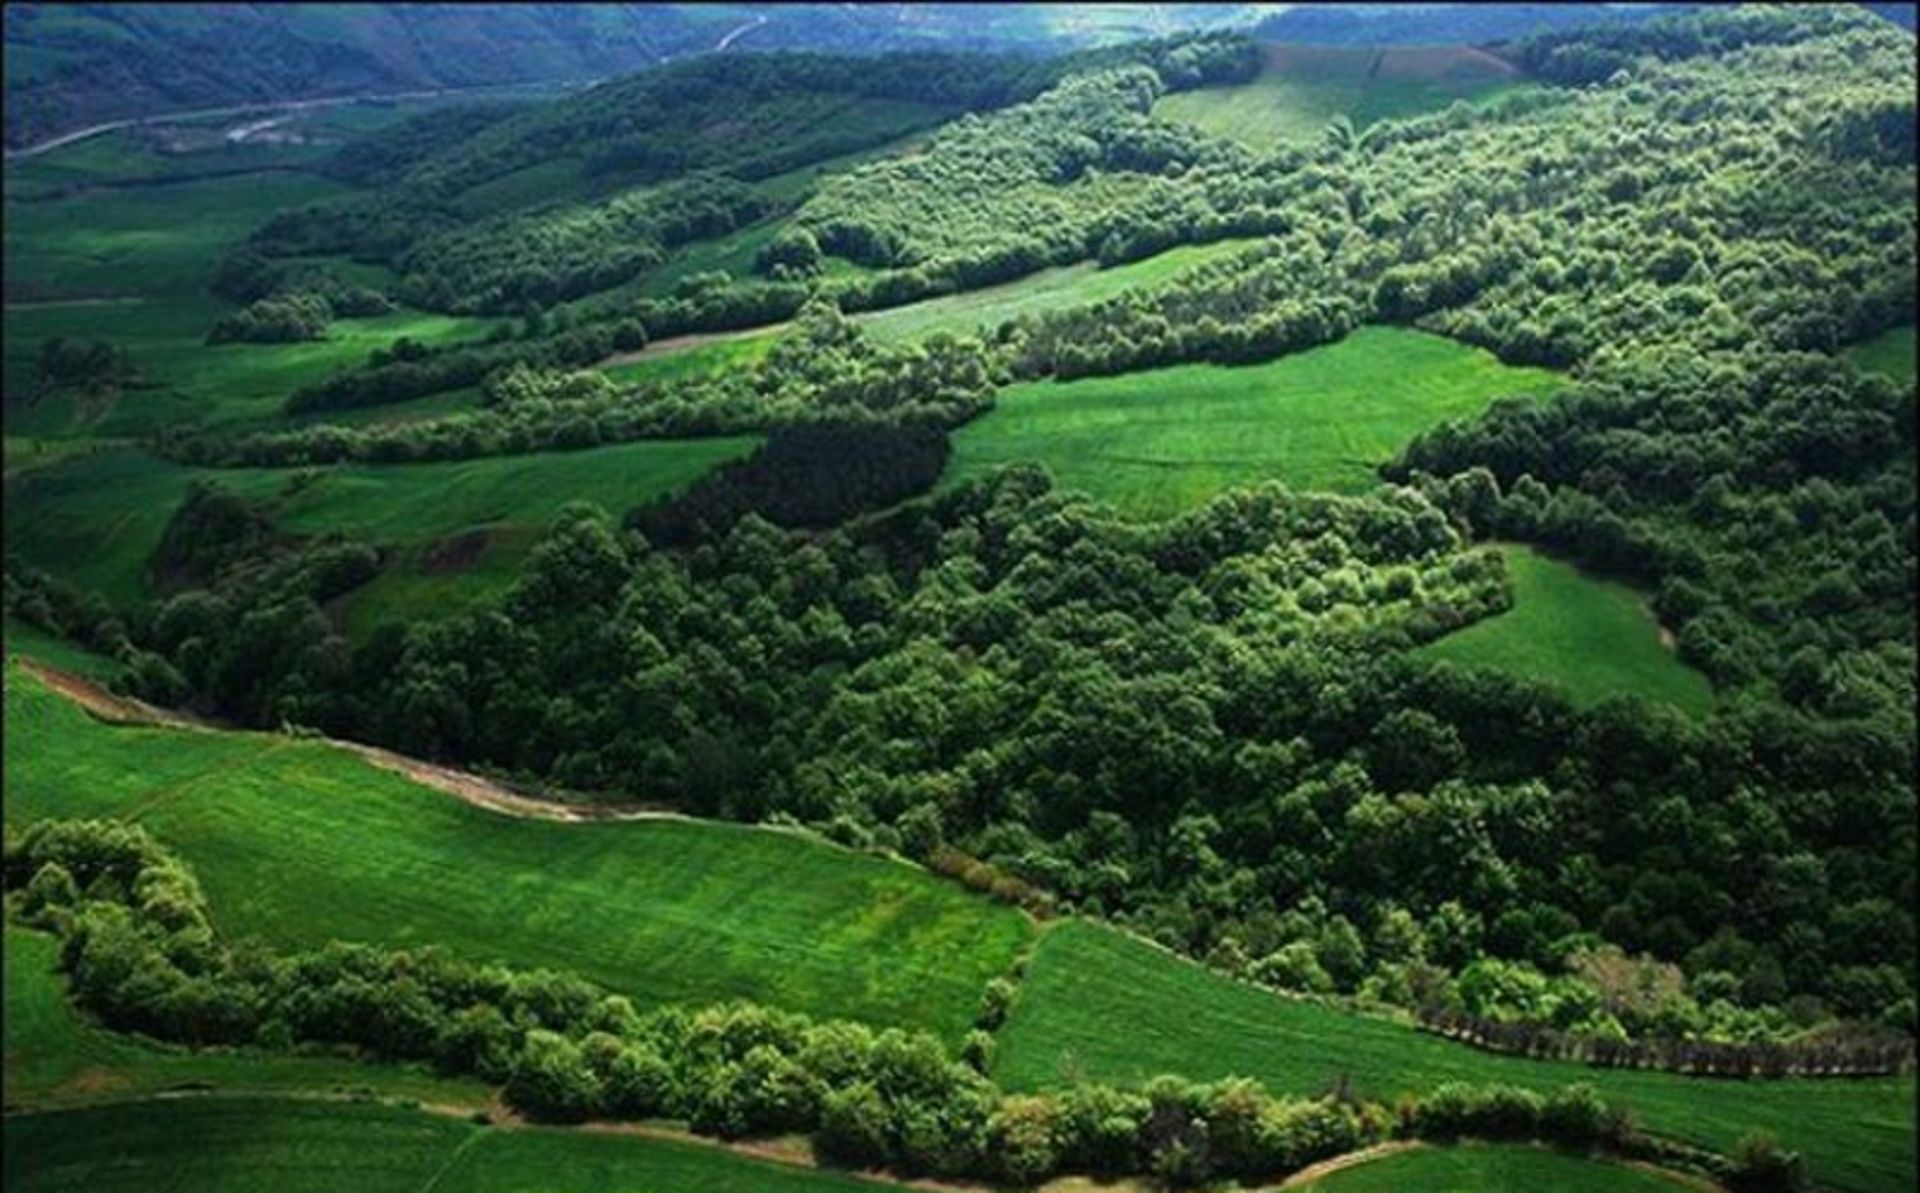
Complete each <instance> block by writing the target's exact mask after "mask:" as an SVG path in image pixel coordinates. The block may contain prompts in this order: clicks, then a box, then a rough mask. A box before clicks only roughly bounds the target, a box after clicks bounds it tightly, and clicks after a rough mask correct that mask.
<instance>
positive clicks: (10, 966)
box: [5, 924, 487, 1187]
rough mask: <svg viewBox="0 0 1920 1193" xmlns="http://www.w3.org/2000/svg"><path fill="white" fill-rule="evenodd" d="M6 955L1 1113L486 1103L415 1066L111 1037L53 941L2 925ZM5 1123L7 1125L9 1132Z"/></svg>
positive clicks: (471, 1088) (469, 1086) (478, 1090)
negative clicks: (364, 1099) (264, 1102)
mask: <svg viewBox="0 0 1920 1193" xmlns="http://www.w3.org/2000/svg"><path fill="white" fill-rule="evenodd" d="M6 949H7V964H6V967H5V968H6V1012H7V1016H6V1043H7V1048H6V1101H7V1107H8V1109H9V1110H11V1109H12V1108H14V1107H16V1106H33V1107H36V1108H40V1109H46V1108H50V1107H55V1106H61V1105H66V1104H72V1103H86V1102H95V1101H101V1100H106V1099H114V1098H129V1097H135V1096H139V1095H142V1094H150V1093H153V1092H156V1091H159V1090H165V1089H172V1088H177V1087H180V1086H186V1085H192V1086H195V1087H212V1088H215V1089H219V1090H224V1091H242V1090H245V1091H255V1092H269V1091H289V1092H298V1093H326V1092H331V1091H340V1092H345V1091H358V1090H367V1089H372V1090H378V1091H379V1092H380V1093H382V1094H386V1095H391V1096H395V1097H407V1098H418V1099H426V1100H435V1101H442V1102H460V1103H467V1104H479V1103H482V1102H484V1101H485V1100H486V1097H487V1091H486V1089H485V1088H484V1087H483V1086H481V1085H480V1084H479V1083H477V1082H473V1081H458V1080H454V1079H452V1078H447V1077H440V1076H436V1075H433V1074H430V1073H428V1072H426V1071H424V1070H421V1069H416V1068H413V1067H406V1066H401V1065H391V1064H372V1063H367V1062H362V1061H355V1060H344V1059H335V1058H332V1057H326V1056H312V1057H301V1056H288V1055H278V1054H273V1053H260V1052H249V1051H235V1050H232V1049H206V1050H203V1051H198V1052H195V1051H191V1050H188V1049H185V1048H173V1047H169V1046H167V1045H163V1044H158V1043H154V1042H152V1041H148V1040H144V1039H142V1038H140V1037H138V1036H132V1035H124V1034H121V1033H118V1032H110V1031H107V1030H105V1029H103V1028H100V1027H97V1026H95V1025H94V1024H93V1023H90V1022H88V1021H87V1020H86V1019H85V1018H83V1017H82V1016H81V1015H80V1013H79V1012H77V1011H76V1010H74V1008H73V1005H72V1004H71V1003H70V1002H69V1001H68V999H67V992H66V987H65V984H64V982H63V980H62V978H61V977H60V974H59V972H58V970H57V965H58V960H59V955H60V946H59V943H58V942H57V941H55V940H54V938H53V937H51V936H48V935H45V934H43V933H40V932H33V931H29V930H27V929H25V928H19V927H15V926H13V925H11V924H9V925H8V926H7V930H6ZM13 1121H14V1120H11V1119H9V1120H8V1124H9V1130H11V1127H12V1122H13ZM8 1185H9V1187H11V1185H12V1180H11V1177H9V1180H8Z"/></svg>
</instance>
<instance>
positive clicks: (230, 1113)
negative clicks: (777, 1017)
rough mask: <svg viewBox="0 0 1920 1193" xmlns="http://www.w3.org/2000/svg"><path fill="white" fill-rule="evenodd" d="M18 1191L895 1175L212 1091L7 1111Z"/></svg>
mask: <svg viewBox="0 0 1920 1193" xmlns="http://www.w3.org/2000/svg"><path fill="white" fill-rule="evenodd" d="M7 1136H8V1147H7V1149H6V1178H7V1180H6V1183H7V1188H9V1189H16V1190H20V1191H21V1193H262V1191H263V1190H273V1191H274V1193H309V1191H311V1193H341V1191H342V1190H349V1189H350V1190H353V1191H354V1193H387V1191H392V1193H427V1191H428V1190H431V1191H432V1193H571V1191H578V1190H586V1189H608V1190H631V1191H636V1193H637V1191H642V1190H644V1191H645V1193H856V1191H858V1190H874V1189H885V1188H898V1186H894V1185H888V1184H884V1183H876V1182H874V1181H873V1180H871V1179H868V1178H858V1177H853V1176H847V1175H842V1174H839V1173H834V1172H825V1171H815V1170H812V1169H807V1168H801V1167H796V1166H793V1165H786V1164H777V1163H771V1162H768V1161H764V1160H757V1159H754V1158H751V1157H748V1156H743V1155H739V1154H737V1153H735V1152H730V1151H727V1150H725V1149H724V1148H721V1147H718V1146H714V1145H711V1144H703V1143H688V1142H681V1141H679V1140H674V1139H659V1138H651V1137H644V1136H639V1135H634V1134H616V1133H610V1132H593V1131H583V1130H569V1129H565V1128H552V1127H518V1126H515V1127H483V1126H477V1125H475V1124H473V1123H471V1122H468V1121H467V1120H465V1119H461V1118H455V1117H451V1116H445V1115H438V1114H432V1113H427V1112H423V1111H420V1110H416V1109H409V1108H406V1107H403V1106H394V1105H383V1104H379V1103H372V1102H338V1101H312V1100H305V1101H303V1100H299V1099H294V1098H264V1097H247V1098H228V1097H201V1098H181V1099H174V1100H166V1101H148V1102H138V1103H129V1104H124V1105H118V1106H100V1107H91V1108H87V1109H81V1110H66V1111H56V1112H51V1113H41V1114H23V1115H16V1116H13V1117H10V1118H9V1119H8V1120H7Z"/></svg>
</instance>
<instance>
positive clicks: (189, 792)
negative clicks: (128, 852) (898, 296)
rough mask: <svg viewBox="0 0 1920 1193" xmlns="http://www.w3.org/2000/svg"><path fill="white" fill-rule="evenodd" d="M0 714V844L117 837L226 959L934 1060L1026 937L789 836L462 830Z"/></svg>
mask: <svg viewBox="0 0 1920 1193" xmlns="http://www.w3.org/2000/svg"><path fill="white" fill-rule="evenodd" d="M6 701H7V703H6V710H7V750H6V799H7V805H6V822H7V824H8V825H9V826H12V827H16V828H17V827H18V826H20V825H24V824H27V823H30V822H32V821H34V820H38V819H42V818H45V817H54V816H57V817H88V816H116V817H123V818H127V819H132V820H137V821H138V822H139V823H141V824H144V825H146V826H147V827H148V828H149V829H150V830H151V831H153V832H154V833H155V834H156V835H157V836H158V837H159V838H160V840H162V841H163V842H165V843H166V844H167V845H169V846H170V847H171V848H173V849H175V850H177V851H178V852H179V853H180V854H181V855H182V856H183V857H184V858H185V859H186V861H187V862H188V863H189V864H190V865H192V866H193V867H194V869H195V871H196V872H197V873H198V875H199V878H200V881H201V884H202V886H203V887H204V888H205V890H206V892H207V896H208V899H209V901H210V903H211V905H212V908H213V912H214V916H215V920H216V922H217V924H218V925H219V927H220V928H221V930H222V931H223V932H226V933H228V934H230V935H233V936H236V937H238V936H246V935H258V936H259V937H261V938H262V939H264V940H266V941H269V942H271V943H273V944H275V945H278V946H281V947H285V948H303V947H313V946H317V945H320V944H323V943H325V942H326V941H328V940H333V939H341V940H354V941H366V942H370V943H379V944H386V945H393V946H419V945H425V944H436V945H441V946H444V947H445V948H447V949H449V950H450V951H452V952H453V953H455V954H456V955H459V956H464V957H469V958H472V959H474V960H481V961H499V962H502V963H508V964H513V965H517V966H529V967H530V966H546V967H550V968H556V969H562V970H571V971H573V972H576V973H578V974H581V975H582V976H584V977H587V978H590V979H593V980H595V981H599V982H602V983H605V984H606V985H608V986H609V987H612V988H614V989H617V990H621V991H623V992H626V993H628V994H629V995H631V996H632V997H634V998H635V1000H636V1001H638V1002H639V1003H640V1004H641V1005H643V1006H645V1005H652V1004H655V1003H659V1002H669V1001H670V1002H682V1003H689V1004H707V1003H712V1002H718V1001H722V1000H725V999H729V998H749V999H753V1000H756V1001H759V1002H764V1003H767V1004H769V1005H772V1006H777V1007H784V1008H787V1009H791V1010H797V1011H804V1012H807V1013H810V1014H813V1015H817V1016H825V1017H836V1016H837V1017H847V1018H855V1019H864V1020H867V1021H870V1022H873V1023H876V1024H882V1025H900V1026H911V1027H921V1028H925V1029H928V1030H931V1031H936V1032H939V1033H940V1034H941V1035H942V1036H944V1037H945V1038H946V1039H948V1040H949V1041H956V1040H957V1039H958V1038H959V1037H960V1036H961V1035H963V1034H964V1033H965V1031H966V1029H967V1027H968V1025H969V1024H970V1023H971V1022H972V1020H973V1016H974V1014H975V1012H976V1010H977V1009H978V1004H979V999H980V993H981V990H982V988H983V987H984V985H985V983H986V981H987V980H988V979H989V978H990V977H993V976H995V975H997V974H999V973H1001V972H1003V971H1004V970H1005V969H1006V967H1007V965H1008V964H1009V963H1010V962H1011V960H1012V958H1013V956H1014V955H1015V954H1016V953H1017V952H1018V951H1019V950H1020V949H1021V948H1022V947H1023V946H1024V945H1025V943H1026V942H1027V941H1028V939H1029V938H1030V936H1031V928H1030V927H1029V925H1028V922H1027V921H1026V919H1025V918H1024V917H1022V916H1021V915H1020V914H1019V913H1018V912H1016V911H1014V910H1013V909H1011V908H1008V907H1006V906H1003V905H1000V904H996V903H993V902H991V901H989V900H987V899H985V898H982V897H980V896H977V895H973V894H970V893H968V892H966V891H964V890H962V889H960V888H959V887H957V886H955V885H953V884H951V883H947V882H944V881H942V880H940V879H937V878H935V877H933V876H931V875H929V874H927V873H925V872H924V871H921V870H919V869H916V868H914V867H910V866H907V865H905V864H903V863H898V862H892V861H887V860H883V859H880V858H874V857H869V856H865V855H861V854H856V853H852V852H850V851H847V850H844V849H840V848H837V847H834V846H830V845H827V844H824V843H821V842H817V841H815V840H813V839H811V838H807V837H803V836H800V835H797V834H794V833H789V832H781V831H777V830H770V829H760V828H752V827H748V826H744V825H733V824H718V823H704V822H695V821H686V820H679V819H655V820H643V821H621V822H595V823H560V822H554V821H546V820H531V819H522V818H514V817H508V816H503V815H499V814H496V813H491V812H484V811H481V810H479V809H478V808H475V807H473V806H471V805H469V804H466V803H463V802H461V801H460V800H458V799H456V798H454V797H452V796H450V795H447V794H444V793H441V792H437V791H432V790H429V789H427V788H424V787H421V786H418V785H416V784H414V783H412V782H410V781H408V780H406V779H403V778H401V777H399V776H397V775H394V774H391V773H389V772H386V771H383V770H379V769H376V768H374V767H372V766H371V765H369V764H367V763H365V762H363V761H362V760H360V759H359V758H358V757H357V756H355V755H352V754H349V753H347V752H345V751H342V750H340V749H338V748H335V747H331V746H327V745H325V744H322V743H317V742H306V741H298V740H294V739H290V738H284V737H279V736H275V735H269V734H252V733H221V732H214V731H198V732H196V731H189V730H178V729H154V728H126V727H113V726H106V725H102V724H100V723H99V722H96V721H94V720H92V719H91V718H89V717H88V716H87V715H86V714H85V713H83V712H81V711H80V710H79V709H77V708H76V707H74V706H73V705H72V704H70V703H68V702H67V701H66V700H65V699H64V698H62V697H60V696H57V695H55V694H53V693H52V692H49V691H48V690H47V689H46V688H45V687H44V686H43V685H41V684H40V683H39V682H38V681H37V680H35V679H34V678H33V677H32V676H31V675H28V674H26V673H24V672H23V671H21V670H20V669H18V668H17V667H10V669H9V672H8V680H7V693H6ZM635 794H638V795H644V794H645V793H644V792H640V793H635Z"/></svg>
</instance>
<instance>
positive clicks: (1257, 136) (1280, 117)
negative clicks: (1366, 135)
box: [1153, 46, 1527, 149]
mask: <svg viewBox="0 0 1920 1193" xmlns="http://www.w3.org/2000/svg"><path fill="white" fill-rule="evenodd" d="M1267 49H1268V62H1267V65H1266V67H1265V68H1264V69H1263V70H1262V71H1261V72H1260V74H1259V75H1257V76H1255V77H1254V79H1253V80H1252V81H1251V82H1247V83H1241V84H1238V85H1235V86H1231V87H1204V88H1200V89H1197V90H1193V91H1180V92H1174V93H1172V94H1170V95H1166V96H1164V97H1162V98H1161V99H1160V101H1159V102H1158V103H1156V104H1155V105H1154V108H1153V114H1154V115H1155V116H1158V117H1160V118H1161V119H1164V120H1175V121H1180V122H1183V123H1187V124H1192V125H1196V126H1198V127H1199V128H1200V129H1202V130H1204V131H1206V132H1209V133H1212V134H1214V135H1215V136H1219V137H1227V138H1230V139H1232V140H1235V141H1239V142H1241V143H1242V144H1244V145H1247V146H1249V147H1250V148H1254V149H1270V148H1272V147H1273V146H1275V145H1278V144H1283V143H1300V142H1307V141H1312V140H1315V139H1317V138H1318V137H1319V136H1320V135H1321V134H1322V132H1323V131H1324V130H1325V129H1326V127H1327V125H1328V123H1329V122H1331V121H1332V120H1333V119H1334V118H1335V117H1336V116H1345V117H1346V118H1347V119H1348V120H1349V121H1351V122H1352V124H1353V128H1354V131H1355V132H1362V131H1364V130H1365V129H1366V128H1367V126H1368V125H1371V124H1376V123H1378V122H1380V121H1382V120H1400V119H1405V118H1407V117H1411V116H1421V115H1425V114H1426V113H1428V112H1436V111H1440V110H1441V109H1444V108H1446V107H1447V106H1449V105H1450V104H1452V103H1453V102H1454V101H1456V100H1467V101H1471V102H1481V103H1484V102H1486V101H1487V100H1489V99H1492V98H1494V97H1496V96H1499V95H1503V94H1505V93H1507V92H1509V91H1512V90H1514V89H1516V88H1517V87H1521V86H1526V85H1527V84H1524V83H1521V82H1517V81H1516V80H1515V79H1513V78H1512V77H1511V76H1510V73H1509V72H1507V71H1505V70H1502V69H1500V68H1499V67H1498V65H1497V64H1494V63H1491V62H1490V61H1488V60H1486V59H1485V58H1484V57H1483V56H1480V55H1479V51H1476V50H1472V49H1470V48H1468V47H1451V48H1442V47H1431V48H1425V47H1423V48H1419V49H1412V48H1406V49H1385V50H1381V49H1375V48H1371V47H1357V46H1356V47H1347V46H1270V47H1268V48H1267Z"/></svg>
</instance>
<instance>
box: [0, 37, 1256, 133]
mask: <svg viewBox="0 0 1920 1193" xmlns="http://www.w3.org/2000/svg"><path fill="white" fill-rule="evenodd" d="M1273 7H1274V6H1273V5H1254V4H1218V5H1215V4H1085V5H1050V4H996V5H972V4H795V5H786V4H472V5H468V4H85V5H81V4H8V5H6V16H5V24H6V66H7V72H6V73H7V89H6V143H7V145H8V146H10V147H13V146H19V145H23V144H28V143H32V142H35V141H38V140H42V139H45V138H47V137H51V136H54V135H57V134H61V133H66V132H70V131H73V130H75V129H77V128H82V127H86V126H90V125H94V124H99V123H104V122H107V121H113V120H123V119H127V118H130V117H142V116H150V115H157V114H162V113H169V112H178V111H187V110H193V109H198V108H214V107H225V106H231V105H238V104H247V103H264V102H272V101H277V100H288V99H307V98H313V97H319V96H336V95H370V94H378V93H382V92H391V91H410V90H418V89H433V88H451V87H475V86H488V85H496V84H510V83H527V82H544V81H561V80H580V79H595V78H603V77H605V76H608V75H617V74H624V73H627V72H630V71H634V70H638V69H641V68H643V67H646V66H651V65H654V64H656V63H659V62H662V61H665V60H668V59H672V58H678V57H683V56H686V55H689V54H697V53H705V52H710V51H727V52H743V51H750V50H770V49H781V48H788V49H821V50H835V51H841V52H849V51H851V52H867V51H883V50H892V49H911V48H918V49H927V48H941V49H975V50H1002V51H1005V50H1021V51H1035V52H1051V51H1058V50H1066V49H1075V48H1080V47H1083V46H1087V45H1097V44H1106V43H1109V42H1113V41H1121V40H1129V39H1134V38H1139V37H1143V36H1153V35H1159V34H1166V33H1171V32H1175V31H1177V30H1180V29H1184V28H1217V27H1223V26H1228V25H1234V26H1242V27H1244V26H1246V25H1250V24H1252V23H1253V22H1254V21H1256V20H1258V19H1259V18H1260V17H1261V16H1262V15H1264V13H1265V12H1266V11H1268V10H1270V9H1272V8H1273Z"/></svg>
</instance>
